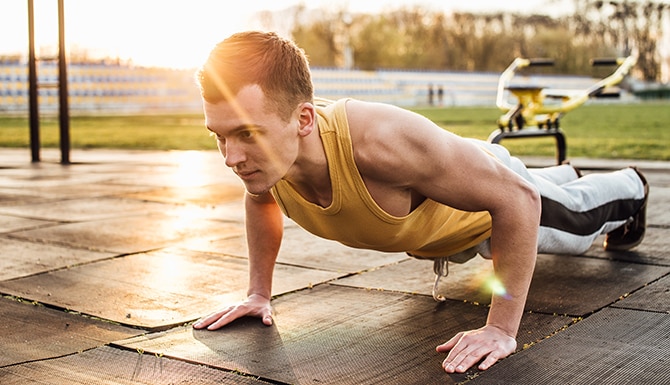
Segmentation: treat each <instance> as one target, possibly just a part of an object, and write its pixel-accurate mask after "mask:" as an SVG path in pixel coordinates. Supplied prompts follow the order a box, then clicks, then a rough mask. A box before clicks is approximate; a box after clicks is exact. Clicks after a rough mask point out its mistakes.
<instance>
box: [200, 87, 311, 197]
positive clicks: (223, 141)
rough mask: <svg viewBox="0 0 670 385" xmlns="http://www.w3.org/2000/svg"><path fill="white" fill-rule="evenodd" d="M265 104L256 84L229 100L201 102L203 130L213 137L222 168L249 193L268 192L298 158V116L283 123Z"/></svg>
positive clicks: (294, 115) (293, 116) (243, 89)
mask: <svg viewBox="0 0 670 385" xmlns="http://www.w3.org/2000/svg"><path fill="white" fill-rule="evenodd" d="M265 103H266V97H265V95H264V93H263V91H262V90H261V88H260V87H259V86H258V85H248V86H245V87H244V88H242V89H241V90H240V92H239V93H238V94H237V95H236V96H235V98H234V99H232V100H230V101H226V102H219V103H216V104H211V103H208V102H204V110H205V124H206V125H207V129H208V130H210V131H211V132H212V133H214V134H215V135H216V139H217V145H218V147H219V151H220V152H221V154H222V155H223V157H224V158H225V160H226V165H227V166H228V167H230V168H231V169H232V170H233V171H234V172H235V174H237V176H239V177H240V179H242V182H244V185H245V187H246V189H247V191H248V192H250V193H252V194H261V193H265V192H267V191H269V190H270V188H271V187H272V186H274V185H275V183H277V182H278V181H279V180H280V179H281V178H283V177H284V176H285V175H286V174H287V173H288V171H289V169H290V167H291V166H292V165H293V163H294V162H295V160H296V158H297V156H298V144H299V135H298V131H299V125H300V123H299V121H298V117H297V116H296V114H295V113H293V114H292V115H291V118H290V120H289V122H286V121H284V120H282V119H281V118H280V117H279V115H277V113H275V112H272V111H270V110H269V109H267V108H265Z"/></svg>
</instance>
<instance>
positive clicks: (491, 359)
mask: <svg viewBox="0 0 670 385" xmlns="http://www.w3.org/2000/svg"><path fill="white" fill-rule="evenodd" d="M514 350H516V338H514V337H511V336H509V335H507V334H505V333H504V332H503V331H502V330H501V329H499V328H497V327H495V326H492V325H486V326H484V327H483V328H480V329H476V330H470V331H466V332H460V333H458V334H456V335H455V336H454V337H452V338H451V339H450V340H449V341H447V342H445V343H444V344H442V345H440V346H438V347H437V351H438V352H440V353H446V352H449V354H448V355H447V358H446V359H445V360H444V361H443V362H442V367H444V370H445V371H446V372H447V373H455V372H458V373H464V372H465V371H466V370H468V369H469V368H470V367H471V366H473V365H475V364H476V363H477V362H479V361H482V360H483V361H482V362H481V363H480V364H479V365H478V366H477V368H478V369H479V370H486V369H488V368H490V367H491V366H492V365H493V364H495V363H496V362H497V361H498V360H500V359H502V358H505V357H507V356H509V355H510V354H512V353H514Z"/></svg>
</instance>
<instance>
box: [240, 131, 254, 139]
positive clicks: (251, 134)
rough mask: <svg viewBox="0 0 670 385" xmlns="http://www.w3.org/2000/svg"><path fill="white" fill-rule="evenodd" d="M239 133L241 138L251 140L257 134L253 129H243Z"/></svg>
mask: <svg viewBox="0 0 670 385" xmlns="http://www.w3.org/2000/svg"><path fill="white" fill-rule="evenodd" d="M239 135H240V138H242V139H247V140H249V139H253V137H254V136H256V133H255V132H253V131H252V130H242V131H240V133H239Z"/></svg>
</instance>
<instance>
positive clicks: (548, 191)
mask: <svg viewBox="0 0 670 385" xmlns="http://www.w3.org/2000/svg"><path fill="white" fill-rule="evenodd" d="M476 142H477V144H479V145H480V146H482V147H484V148H486V149H487V150H488V151H490V152H491V153H493V154H494V155H495V156H496V157H497V158H498V159H499V160H500V161H501V162H502V163H504V164H506V165H507V166H508V167H510V168H511V169H512V170H514V171H515V172H516V173H517V174H519V175H521V176H522V177H523V178H525V179H526V180H528V181H529V182H531V183H532V184H533V185H535V186H536V187H537V189H538V191H539V192H540V196H541V197H542V218H541V221H540V229H539V235H538V252H540V253H552V254H581V253H584V252H585V251H586V250H587V249H588V248H589V247H590V246H591V244H592V243H593V241H594V240H595V239H596V237H598V236H599V235H600V234H605V233H608V232H610V231H612V230H614V229H616V228H617V227H620V226H622V225H623V224H625V223H626V222H627V221H629V220H631V217H632V216H633V215H634V214H635V213H636V212H637V211H638V209H639V208H640V207H641V205H642V203H643V201H644V185H643V183H642V180H640V177H639V176H638V175H637V173H636V172H635V170H633V169H632V168H626V169H622V170H618V171H614V172H607V173H596V174H588V175H585V176H582V177H581V178H580V177H579V175H578V174H577V172H576V171H575V169H574V168H573V167H572V166H570V165H561V166H554V167H547V168H541V169H529V168H526V166H525V165H524V164H523V163H522V162H521V161H520V160H519V159H518V158H515V157H513V156H510V154H509V152H508V151H507V149H505V148H504V147H503V146H501V145H497V144H491V143H488V142H484V141H479V140H477V141H476ZM487 249H488V242H485V243H484V244H482V245H480V246H479V247H476V248H475V250H473V251H476V252H479V253H480V254H482V256H484V257H489V256H490V251H489V250H487ZM487 251H488V254H489V255H486V254H487ZM454 257H456V256H454ZM450 259H451V260H454V259H453V258H450Z"/></svg>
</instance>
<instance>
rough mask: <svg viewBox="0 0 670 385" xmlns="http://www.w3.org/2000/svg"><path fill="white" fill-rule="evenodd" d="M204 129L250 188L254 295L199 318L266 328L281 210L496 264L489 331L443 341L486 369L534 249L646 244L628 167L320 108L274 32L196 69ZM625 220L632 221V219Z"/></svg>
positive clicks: (507, 344) (500, 353)
mask: <svg viewBox="0 0 670 385" xmlns="http://www.w3.org/2000/svg"><path fill="white" fill-rule="evenodd" d="M198 81H199V84H200V87H201V93H202V97H203V103H204V111H205V120H206V125H207V128H208V129H209V130H210V131H211V133H212V134H213V135H215V136H216V139H217V143H218V147H219V150H220V151H221V154H222V155H223V156H224V158H225V162H226V165H227V166H228V167H230V168H232V169H233V171H234V172H235V173H236V174H237V175H238V176H239V178H240V179H241V180H242V181H243V182H244V184H245V187H246V190H247V193H246V195H245V214H246V231H247V243H248V248H249V271H250V277H249V289H248V297H247V299H246V300H245V301H243V302H241V303H239V304H236V305H233V306H229V307H226V308H224V309H223V310H221V311H217V312H215V313H213V314H211V315H209V316H206V317H204V318H202V319H201V320H199V321H198V322H196V323H195V324H194V327H195V328H197V329H202V328H208V329H210V330H213V329H218V328H220V327H222V326H224V325H226V324H228V323H230V322H232V321H233V320H235V319H237V318H239V317H242V316H247V315H251V316H256V317H259V318H261V319H262V322H263V323H264V324H266V325H271V324H272V308H271V305H270V298H271V290H272V289H271V288H272V274H273V269H274V265H275V260H276V257H277V253H278V250H279V245H280V242H281V238H282V227H283V223H282V212H283V214H285V215H286V216H288V217H290V218H292V219H293V220H294V221H295V222H296V223H298V224H299V225H301V226H303V227H304V228H306V229H307V230H308V231H310V232H312V233H314V234H316V235H318V236H322V237H326V238H329V239H334V240H337V241H340V242H342V243H343V244H346V245H349V246H352V247H358V248H369V249H375V250H379V251H387V252H400V251H404V252H408V253H410V254H411V255H413V256H416V257H419V258H433V259H437V260H442V261H443V263H447V261H448V259H446V258H447V257H450V256H451V257H453V258H456V259H460V260H464V259H467V258H470V257H472V256H474V255H475V254H476V253H480V254H482V255H483V256H485V257H488V258H491V259H492V261H493V267H494V270H495V274H496V276H497V278H498V280H499V281H500V283H501V284H502V285H503V287H504V289H505V293H497V294H493V297H492V301H491V308H490V311H489V315H488V319H487V322H486V325H484V326H483V327H481V328H479V329H477V330H470V331H465V332H461V333H458V334H457V335H456V336H453V337H452V338H451V339H449V340H448V341H447V342H445V343H444V344H442V345H440V346H438V347H437V350H438V351H440V352H449V353H448V355H447V357H446V359H445V360H444V362H443V367H444V369H445V371H447V372H448V373H453V372H464V371H466V370H467V369H468V368H470V367H471V366H473V365H475V364H476V363H478V362H480V361H481V362H480V363H479V365H478V368H479V369H481V370H485V369H487V368H489V367H490V366H491V365H493V364H494V363H495V362H497V361H498V360H499V359H502V358H504V357H506V356H508V355H509V354H511V353H513V352H514V350H515V349H516V334H517V331H518V328H519V323H520V320H521V316H522V313H523V309H524V304H525V301H526V296H527V293H528V288H529V285H530V281H531V277H532V274H533V269H534V265H535V258H536V255H537V252H538V250H540V251H551V252H583V251H584V250H586V249H587V248H588V247H589V246H590V245H591V243H592V242H593V240H594V239H595V237H596V236H598V235H599V234H601V233H607V232H609V235H608V240H607V242H608V246H607V248H608V249H627V248H630V247H633V246H635V245H637V244H639V242H640V241H641V240H642V237H643V235H644V212H645V207H646V196H647V191H648V187H647V186H646V183H645V182H644V180H643V178H642V176H641V174H639V173H638V172H637V171H636V170H635V169H632V168H629V169H624V170H620V171H617V172H613V173H608V174H600V175H587V176H585V177H582V178H579V173H578V171H576V170H575V169H574V168H572V167H571V166H569V165H564V166H557V167H552V168H550V169H546V170H538V171H536V172H535V171H534V172H529V170H527V169H526V168H525V167H524V166H523V164H521V162H520V161H519V160H518V159H516V158H513V157H510V156H509V153H508V152H507V151H506V150H505V149H504V148H503V147H501V146H498V145H492V144H488V143H485V142H482V141H475V140H471V139H464V138H461V137H459V136H456V135H454V134H451V133H449V132H447V131H445V130H443V129H441V128H439V127H438V126H436V125H435V124H434V123H432V122H431V121H429V120H427V119H425V118H424V117H422V116H420V115H418V114H414V113H412V112H409V111H407V110H404V109H401V108H397V107H394V106H390V105H384V104H377V103H367V102H362V101H356V100H349V99H344V100H340V101H337V102H326V101H324V102H320V103H319V104H318V105H317V104H315V101H314V98H313V88H312V87H313V86H312V82H311V75H310V72H309V67H308V62H307V59H306V57H305V55H304V53H303V52H302V51H301V50H300V49H299V48H298V47H297V46H296V45H295V44H294V43H293V42H291V41H288V40H285V39H283V38H281V37H279V36H277V35H276V34H274V33H263V32H254V31H252V32H244V33H238V34H235V35H233V36H231V37H229V38H228V39H226V40H224V41H223V42H221V43H219V44H218V45H217V46H216V47H215V48H214V49H213V50H212V52H211V54H210V56H209V58H208V59H207V61H206V63H205V65H204V66H203V68H202V69H201V70H200V71H199V73H198ZM631 218H632V219H633V220H631Z"/></svg>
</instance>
